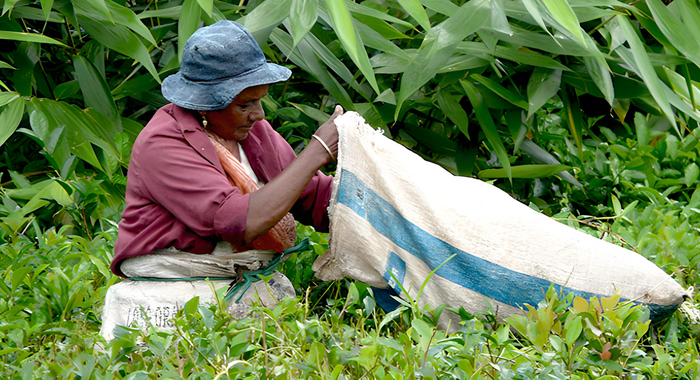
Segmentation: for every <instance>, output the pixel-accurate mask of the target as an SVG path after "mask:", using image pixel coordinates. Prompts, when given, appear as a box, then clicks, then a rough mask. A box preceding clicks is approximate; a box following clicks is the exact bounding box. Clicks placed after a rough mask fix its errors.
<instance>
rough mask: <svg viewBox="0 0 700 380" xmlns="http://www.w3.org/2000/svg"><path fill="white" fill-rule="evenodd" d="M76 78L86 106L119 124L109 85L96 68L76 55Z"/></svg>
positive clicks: (74, 57) (74, 58)
mask: <svg viewBox="0 0 700 380" xmlns="http://www.w3.org/2000/svg"><path fill="white" fill-rule="evenodd" d="M73 65H74V67H75V76H76V78H77V79H78V83H80V89H81V91H82V92H83V97H84V99H85V104H86V105H87V106H88V107H92V108H94V109H95V110H97V111H98V112H100V113H102V114H103V115H105V116H107V117H109V118H110V119H111V120H112V121H113V122H114V123H116V124H119V113H118V110H117V105H116V104H115V103H114V99H113V98H112V93H111V92H110V90H109V87H107V83H105V80H104V79H103V78H102V75H100V73H99V72H98V71H97V69H96V68H95V66H94V65H93V64H92V62H90V61H89V60H87V59H86V58H84V57H81V56H77V55H74V56H73Z"/></svg>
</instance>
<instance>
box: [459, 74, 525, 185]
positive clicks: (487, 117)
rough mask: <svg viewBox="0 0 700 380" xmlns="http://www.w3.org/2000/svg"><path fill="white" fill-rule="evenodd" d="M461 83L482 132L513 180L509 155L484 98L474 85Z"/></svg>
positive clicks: (509, 177)
mask: <svg viewBox="0 0 700 380" xmlns="http://www.w3.org/2000/svg"><path fill="white" fill-rule="evenodd" d="M459 83H461V84H462V87H463V88H464V91H465V92H466V93H467V97H468V98H469V102H470V103H471V104H472V107H474V112H475V113H476V118H477V120H479V125H480V126H481V130H483V131H484V134H485V135H486V139H487V140H488V141H489V143H491V148H492V149H493V150H494V152H496V156H497V157H498V160H499V161H500V162H501V166H503V171H504V173H505V175H506V177H508V179H511V178H513V176H512V172H511V167H510V161H508V154H507V153H506V150H505V148H504V147H503V142H502V141H501V136H499V134H498V129H496V126H495V124H494V122H493V119H492V118H491V114H489V110H488V108H487V107H486V104H485V103H484V99H483V96H482V95H481V93H479V91H478V90H477V89H476V87H475V86H474V85H473V84H472V83H470V82H467V81H464V80H460V81H459Z"/></svg>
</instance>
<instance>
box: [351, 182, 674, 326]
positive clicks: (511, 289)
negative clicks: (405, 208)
mask: <svg viewBox="0 0 700 380" xmlns="http://www.w3.org/2000/svg"><path fill="white" fill-rule="evenodd" d="M338 203H341V204H344V205H345V206H347V207H349V208H350V209H352V210H353V211H354V212H356V213H357V214H358V215H360V216H361V217H363V218H364V219H366V220H367V221H368V222H369V223H370V224H371V225H372V227H373V228H374V229H375V230H377V232H379V233H380V234H382V235H384V236H386V237H387V238H389V239H390V240H392V241H393V242H394V243H395V244H396V245H398V246H399V247H401V248H402V249H404V250H405V251H406V252H408V253H410V254H412V255H414V256H416V257H417V258H418V259H420V260H421V261H423V262H425V263H426V264H427V265H428V267H429V268H430V270H434V269H435V268H437V267H438V266H439V265H440V264H442V263H443V262H444V261H445V260H447V259H448V258H449V257H450V256H452V255H454V254H455V253H456V254H457V256H455V257H454V258H453V259H452V260H451V261H450V262H449V263H448V264H447V265H444V266H442V267H441V268H440V269H438V270H437V272H436V274H437V275H439V276H440V277H443V278H444V279H446V280H448V281H451V282H453V283H455V284H457V285H459V286H462V287H464V288H467V289H470V290H473V291H475V292H477V293H481V294H483V295H484V296H486V297H488V298H491V299H494V300H496V301H499V302H501V303H504V304H506V305H511V306H515V307H519V306H521V305H524V304H529V305H533V306H534V305H537V304H538V303H539V302H540V301H541V300H542V295H543V293H544V292H545V291H546V290H547V289H548V288H549V286H550V285H552V283H551V282H549V281H547V280H544V279H541V278H537V277H534V276H530V275H528V274H525V273H520V272H517V271H514V270H511V269H508V268H505V267H503V266H500V265H498V264H494V263H492V262H490V261H487V260H484V259H482V258H480V257H477V256H474V255H471V254H469V253H467V252H465V251H462V250H460V249H458V248H456V247H454V246H452V245H450V244H449V243H447V242H445V241H442V240H440V239H438V238H436V237H435V236H433V235H431V234H430V233H428V232H427V231H425V230H423V229H421V228H420V227H418V226H417V225H415V224H414V223H412V222H411V221H409V220H407V219H406V218H404V217H403V216H402V215H401V214H400V213H399V212H398V211H397V210H396V208H394V207H393V206H392V205H391V204H390V203H389V202H387V201H386V200H385V199H384V198H382V197H381V196H380V195H379V194H377V193H375V192H374V191H373V190H372V189H370V188H368V187H367V186H366V185H365V183H364V182H362V181H361V180H360V179H359V178H357V176H355V174H353V173H352V172H350V171H348V170H347V169H343V170H342V171H341V177H340V185H339V189H338ZM553 286H554V289H555V290H556V291H557V292H562V291H563V292H564V293H569V292H573V293H574V294H575V295H576V296H579V297H583V298H585V299H589V298H591V297H601V296H603V295H600V294H596V293H591V292H585V291H581V290H576V289H571V288H567V287H563V286H561V285H558V284H553ZM647 306H648V307H649V309H650V312H651V317H652V319H657V318H664V317H666V316H668V315H670V314H671V313H673V312H674V311H675V310H676V309H677V307H678V306H677V305H655V304H649V305H647Z"/></svg>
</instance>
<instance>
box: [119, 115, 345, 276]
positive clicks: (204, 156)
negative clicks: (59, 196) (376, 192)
mask: <svg viewBox="0 0 700 380" xmlns="http://www.w3.org/2000/svg"><path fill="white" fill-rule="evenodd" d="M239 143H240V144H241V147H242V148H243V150H244V151H245V154H246V156H248V160H249V161H250V166H251V168H252V169H253V171H254V172H255V174H256V175H257V176H258V179H260V181H261V182H263V183H267V182H269V181H270V180H271V179H272V178H274V177H275V176H277V175H278V174H279V173H280V172H281V171H282V170H283V169H284V168H286V167H287V166H288V165H289V164H290V163H291V162H292V160H294V158H296V155H295V153H294V150H292V147H291V146H289V144H288V143H287V142H286V141H285V140H284V138H283V137H282V136H280V135H279V133H277V132H275V131H274V130H273V129H272V127H271V126H270V124H269V123H268V122H267V121H265V120H262V121H259V122H257V123H256V124H255V125H254V126H253V128H252V129H251V130H250V132H249V134H248V137H247V138H246V139H245V140H242V141H240V142H239ZM332 182H333V178H332V177H330V176H327V175H324V174H323V173H321V172H320V171H318V172H317V173H316V175H315V176H314V177H313V179H311V182H310V183H309V184H308V185H307V186H306V188H305V189H304V191H303V192H302V194H301V196H300V197H299V200H298V201H297V202H296V204H295V205H294V207H293V208H292V210H291V212H292V214H293V215H294V218H295V219H296V220H298V221H300V222H302V223H305V224H310V225H313V226H314V227H316V228H317V229H320V230H326V229H327V228H328V214H327V207H328V202H329V199H330V194H331V184H332ZM249 200H250V196H249V195H243V194H241V192H240V191H239V190H238V188H236V187H234V186H232V185H231V184H230V183H229V181H228V179H227V178H226V175H225V173H224V170H223V168H222V167H221V163H220V162H219V158H218V157H217V155H216V152H215V150H214V146H213V145H212V143H211V142H210V140H209V137H208V136H207V135H206V133H205V132H204V130H203V129H202V127H201V126H200V125H199V122H198V121H197V119H196V118H195V117H194V115H192V114H191V113H190V112H189V111H187V110H185V109H183V108H180V107H178V106H176V105H174V104H169V105H167V106H165V107H163V108H161V109H159V110H158V111H157V112H156V114H155V115H154V116H153V119H151V121H150V122H149V123H148V125H146V127H145V128H144V129H143V131H142V132H141V133H140V134H139V136H138V138H137V139H136V142H135V143H134V148H133V150H132V154H131V162H130V164H129V173H128V177H127V186H126V209H125V210H124V212H123V213H122V221H121V222H120V223H119V235H118V237H117V242H116V244H115V247H114V259H113V260H112V265H111V269H112V272H114V273H115V274H117V275H120V276H123V274H122V272H121V271H120V270H119V264H120V262H121V261H122V260H124V259H128V258H131V257H136V256H140V255H147V254H149V253H151V252H153V251H154V250H157V249H162V248H167V247H174V248H177V249H178V250H181V251H186V252H192V253H201V254H208V253H211V252H212V251H213V249H214V246H215V245H216V242H217V241H218V240H226V241H229V242H231V243H232V244H234V245H240V244H241V243H242V241H243V233H244V231H245V225H246V218H247V215H248V205H249Z"/></svg>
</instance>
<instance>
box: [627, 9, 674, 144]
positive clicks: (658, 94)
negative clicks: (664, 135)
mask: <svg viewBox="0 0 700 380" xmlns="http://www.w3.org/2000/svg"><path fill="white" fill-rule="evenodd" d="M616 19H617V21H618V23H619V25H620V28H621V29H622V32H623V33H624V35H625V37H626V38H627V42H628V43H629V45H630V50H627V49H626V48H624V47H619V48H618V49H617V50H616V52H617V53H618V54H619V55H620V57H621V58H622V59H623V60H625V62H626V63H627V64H628V65H630V66H631V67H635V68H636V71H637V74H639V76H640V77H641V78H642V79H643V80H644V83H645V84H646V85H647V87H648V88H649V92H651V95H652V96H653V97H654V100H656V102H657V103H658V105H659V107H661V110H662V111H663V113H664V115H666V118H667V119H668V121H669V122H670V123H671V125H673V126H674V128H676V131H677V132H678V134H679V135H680V131H678V127H677V126H676V119H675V117H674V115H673V110H672V109H671V105H670V104H669V101H668V97H667V96H666V92H665V90H664V88H663V85H662V83H661V81H660V80H659V77H658V76H657V75H656V72H655V71H654V67H653V66H652V64H651V61H650V60H649V56H648V55H647V53H646V50H645V49H644V44H643V43H642V41H641V40H640V39H639V36H637V33H636V32H635V31H634V28H633V27H632V24H631V23H630V21H629V19H627V17H625V16H622V15H620V16H617V17H616Z"/></svg>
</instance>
